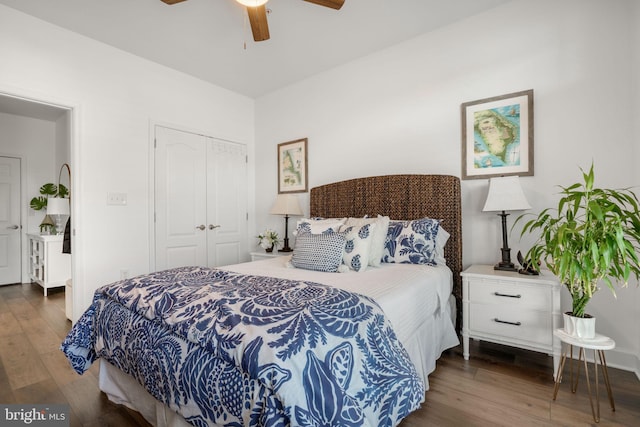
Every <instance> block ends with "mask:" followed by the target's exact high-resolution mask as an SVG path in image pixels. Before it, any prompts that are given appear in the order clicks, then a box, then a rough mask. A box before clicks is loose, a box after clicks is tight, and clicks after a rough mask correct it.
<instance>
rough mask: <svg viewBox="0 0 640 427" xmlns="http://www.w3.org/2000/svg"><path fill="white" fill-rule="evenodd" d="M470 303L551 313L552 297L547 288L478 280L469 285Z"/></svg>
mask: <svg viewBox="0 0 640 427" xmlns="http://www.w3.org/2000/svg"><path fill="white" fill-rule="evenodd" d="M469 301H471V302H474V303H483V304H495V305H500V306H503V305H508V306H510V307H515V308H516V309H518V310H544V311H549V308H550V307H551V301H552V295H551V291H550V290H549V288H548V287H547V286H539V285H524V284H521V283H518V284H514V283H513V282H512V281H511V282H507V281H502V280H492V279H477V278H476V279H473V280H471V281H470V283H469Z"/></svg>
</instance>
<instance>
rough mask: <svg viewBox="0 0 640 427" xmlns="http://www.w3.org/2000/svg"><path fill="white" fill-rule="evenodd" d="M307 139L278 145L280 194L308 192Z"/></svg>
mask: <svg viewBox="0 0 640 427" xmlns="http://www.w3.org/2000/svg"><path fill="white" fill-rule="evenodd" d="M308 186H309V178H308V168H307V138H302V139H296V140H295V141H289V142H283V143H281V144H278V194H282V193H304V192H306V191H308Z"/></svg>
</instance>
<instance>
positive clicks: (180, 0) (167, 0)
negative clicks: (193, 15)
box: [161, 0, 187, 4]
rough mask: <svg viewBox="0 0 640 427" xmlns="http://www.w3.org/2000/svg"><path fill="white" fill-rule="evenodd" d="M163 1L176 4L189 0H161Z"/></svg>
mask: <svg viewBox="0 0 640 427" xmlns="http://www.w3.org/2000/svg"><path fill="white" fill-rule="evenodd" d="M161 1H162V2H163V3H166V4H176V3H181V2H183V1H187V0H161Z"/></svg>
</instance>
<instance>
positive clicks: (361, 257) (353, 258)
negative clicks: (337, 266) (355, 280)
mask: <svg viewBox="0 0 640 427" xmlns="http://www.w3.org/2000/svg"><path fill="white" fill-rule="evenodd" d="M376 226H377V224H374V223H371V224H364V225H361V226H357V225H343V226H342V228H340V232H341V233H345V234H346V238H347V244H346V246H345V248H344V255H343V257H342V262H343V263H345V264H346V265H347V266H348V267H349V268H350V269H351V270H355V271H358V272H360V271H365V270H366V269H367V265H369V253H370V251H371V243H372V241H373V236H374V234H373V232H374V230H375V228H376Z"/></svg>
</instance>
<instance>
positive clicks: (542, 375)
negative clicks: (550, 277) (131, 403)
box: [0, 284, 640, 427]
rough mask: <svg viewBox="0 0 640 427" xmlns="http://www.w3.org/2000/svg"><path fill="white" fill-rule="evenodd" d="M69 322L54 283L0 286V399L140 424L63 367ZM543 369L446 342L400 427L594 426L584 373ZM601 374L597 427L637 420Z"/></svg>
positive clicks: (624, 386) (77, 419) (523, 357)
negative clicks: (556, 385) (556, 383)
mask: <svg viewBox="0 0 640 427" xmlns="http://www.w3.org/2000/svg"><path fill="white" fill-rule="evenodd" d="M70 327H71V322H69V321H68V320H66V318H65V315H64V290H63V288H60V289H59V290H57V289H53V290H51V291H50V294H49V296H48V297H46V298H45V297H44V296H43V293H42V288H41V287H39V286H38V285H35V284H22V285H21V284H18V285H10V286H1V287H0V343H1V344H0V402H1V403H63V404H69V405H70V409H71V413H70V419H71V423H70V425H71V426H87V427H89V426H91V427H94V426H95V427H97V426H117V427H127V426H140V425H141V426H148V424H147V423H146V422H145V421H144V419H142V417H141V416H140V415H139V414H137V413H136V412H134V411H131V410H129V409H127V408H125V407H123V406H121V405H116V404H113V403H111V402H110V401H109V400H108V399H107V398H106V397H105V396H104V395H103V394H102V393H101V392H100V391H99V390H98V369H97V364H94V366H93V367H92V368H91V369H90V370H89V371H88V372H87V373H85V374H84V375H82V376H80V375H77V374H76V373H75V372H74V371H73V370H72V369H71V367H70V366H69V363H68V362H67V360H66V358H65V357H64V355H63V354H62V352H61V351H60V350H59V346H60V342H61V341H62V340H63V338H64V337H65V335H66V334H67V331H68V330H69V328H70ZM552 366H553V363H552V360H551V358H550V357H548V356H546V355H543V354H539V353H535V352H529V351H524V350H518V349H514V348H511V347H505V346H499V345H495V344H490V343H484V342H481V343H478V342H472V348H471V360H469V361H465V360H463V358H462V351H461V348H460V347H457V348H454V349H452V350H450V351H447V352H446V353H445V354H444V355H443V356H442V357H441V358H440V360H439V361H438V367H437V369H436V371H435V372H434V373H433V374H432V375H431V376H430V387H431V389H430V390H429V391H428V392H427V395H426V401H425V403H424V404H423V406H422V408H421V409H419V410H418V411H416V412H414V413H413V414H411V415H410V416H409V417H407V418H406V419H405V420H404V421H403V422H402V423H401V424H400V427H423V426H588V425H597V424H595V423H594V422H593V419H592V416H591V408H590V406H589V398H588V395H587V390H586V385H585V378H584V375H583V376H582V377H581V379H580V386H579V388H578V392H577V393H576V394H572V393H571V391H570V389H569V388H570V386H569V384H568V381H566V382H565V383H563V384H561V386H560V391H559V392H558V397H557V400H556V401H555V402H554V401H553V400H552V395H553V380H552V377H551V371H552ZM609 376H610V380H611V386H612V389H613V398H614V401H615V406H616V411H615V412H612V411H611V409H610V408H609V406H608V400H607V395H606V390H605V388H604V386H603V385H602V384H601V388H600V412H601V421H600V424H599V425H601V426H639V425H640V381H639V380H638V379H637V377H636V376H635V374H633V373H631V372H626V371H621V370H618V369H613V368H609ZM565 378H566V377H565Z"/></svg>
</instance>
